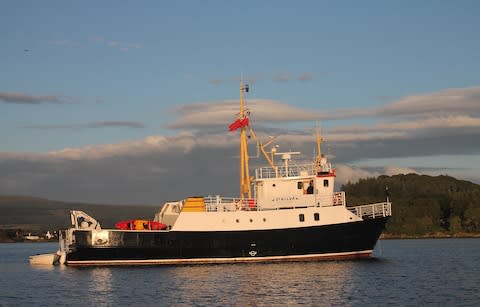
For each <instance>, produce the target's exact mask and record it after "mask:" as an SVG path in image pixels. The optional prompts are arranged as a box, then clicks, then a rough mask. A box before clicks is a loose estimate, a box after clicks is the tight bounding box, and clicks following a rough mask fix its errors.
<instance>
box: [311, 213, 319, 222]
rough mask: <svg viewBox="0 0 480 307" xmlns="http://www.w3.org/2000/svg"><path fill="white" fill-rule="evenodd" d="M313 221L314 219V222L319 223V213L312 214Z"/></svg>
mask: <svg viewBox="0 0 480 307" xmlns="http://www.w3.org/2000/svg"><path fill="white" fill-rule="evenodd" d="M313 219H314V220H315V221H319V220H320V213H314V214H313Z"/></svg>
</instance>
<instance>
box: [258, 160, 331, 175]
mask: <svg viewBox="0 0 480 307" xmlns="http://www.w3.org/2000/svg"><path fill="white" fill-rule="evenodd" d="M318 171H321V172H325V173H329V172H331V171H332V166H331V165H330V163H327V164H325V165H323V166H321V167H320V170H319V169H318V168H317V167H316V166H315V164H313V163H309V164H303V165H289V166H283V165H282V166H275V167H260V168H257V169H255V177H256V178H257V179H266V178H278V177H300V176H312V175H316V173H317V172H318Z"/></svg>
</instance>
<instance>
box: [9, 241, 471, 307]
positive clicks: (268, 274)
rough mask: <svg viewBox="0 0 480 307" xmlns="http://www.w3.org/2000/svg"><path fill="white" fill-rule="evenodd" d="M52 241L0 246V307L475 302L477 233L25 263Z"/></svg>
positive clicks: (47, 249)
mask: <svg viewBox="0 0 480 307" xmlns="http://www.w3.org/2000/svg"><path fill="white" fill-rule="evenodd" d="M56 249H57V244H50V243H30V244H27V243H17V244H0V305H1V306H26V305H31V306H52V305H69V306H129V305H139V306H153V305H156V306H297V305H306V306H330V305H338V306H373V305H382V306H386V305H391V304H393V305H395V306H418V305H422V306H423V305H434V306H439V305H446V306H480V239H437V240H383V241H380V242H379V244H378V245H377V247H376V250H375V254H374V255H375V257H374V258H373V259H371V260H364V261H328V262H291V263H271V264H226V265H189V266H154V267H97V268H82V269H78V268H71V267H64V266H55V267H54V266H47V267H38V266H30V264H29V263H28V256H29V255H32V254H37V253H48V252H53V251H55V250H56Z"/></svg>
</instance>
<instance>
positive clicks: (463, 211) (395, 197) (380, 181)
mask: <svg viewBox="0 0 480 307" xmlns="http://www.w3.org/2000/svg"><path fill="white" fill-rule="evenodd" d="M386 187H388V192H389V194H390V196H389V197H390V200H391V201H392V218H391V219H390V221H389V222H388V224H387V231H386V233H388V234H392V235H414V236H415V235H419V236H422V235H429V234H431V235H441V234H450V235H458V234H463V235H465V234H467V235H468V234H469V233H471V234H474V233H480V186H479V185H477V184H474V183H472V182H468V181H462V180H457V179H455V178H453V177H449V176H436V177H432V176H426V175H416V174H409V175H395V176H391V177H390V176H380V177H378V178H368V179H361V180H360V181H359V182H357V183H353V184H351V183H349V184H346V185H344V186H343V187H342V190H344V191H345V192H346V195H347V204H348V205H349V206H353V205H360V204H367V203H371V202H378V201H379V200H382V199H385V189H386Z"/></svg>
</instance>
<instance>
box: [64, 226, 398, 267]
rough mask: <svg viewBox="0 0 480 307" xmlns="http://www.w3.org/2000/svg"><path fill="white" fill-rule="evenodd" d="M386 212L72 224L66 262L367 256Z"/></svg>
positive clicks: (126, 262) (220, 260)
mask: <svg viewBox="0 0 480 307" xmlns="http://www.w3.org/2000/svg"><path fill="white" fill-rule="evenodd" d="M388 218H389V217H383V218H376V219H369V220H364V221H360V222H350V223H344V224H335V225H326V226H315V227H305V228H294V229H277V230H255V231H224V232H221V231H220V232H178V231H128V230H127V231H117V230H105V231H107V232H108V238H107V237H104V238H103V239H97V238H95V237H93V238H92V232H91V231H87V230H76V231H75V233H74V235H75V243H74V246H73V250H72V251H71V252H69V253H68V254H67V259H66V260H67V264H68V265H115V264H174V263H216V262H221V263H224V262H250V261H280V260H308V259H340V258H360V257H368V256H370V254H371V252H372V250H373V248H374V247H375V244H376V242H377V240H378V238H379V236H380V234H381V232H382V230H383V229H384V227H385V223H386V222H387V220H388Z"/></svg>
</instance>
